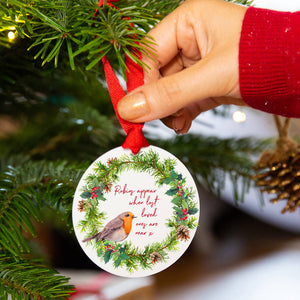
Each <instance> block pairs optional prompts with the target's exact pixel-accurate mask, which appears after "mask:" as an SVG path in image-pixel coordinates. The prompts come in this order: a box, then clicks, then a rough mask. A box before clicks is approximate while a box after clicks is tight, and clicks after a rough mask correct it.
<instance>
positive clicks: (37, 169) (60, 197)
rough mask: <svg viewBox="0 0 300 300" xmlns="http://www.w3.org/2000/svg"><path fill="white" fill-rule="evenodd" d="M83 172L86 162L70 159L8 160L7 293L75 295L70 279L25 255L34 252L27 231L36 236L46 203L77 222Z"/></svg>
mask: <svg viewBox="0 0 300 300" xmlns="http://www.w3.org/2000/svg"><path fill="white" fill-rule="evenodd" d="M16 161H18V162H20V159H17V160H16ZM1 165H2V166H4V165H5V163H3V162H2V163H1ZM82 172H83V170H82V169H80V166H78V165H77V166H75V165H70V164H69V165H68V164H67V163H66V162H65V161H61V162H55V163H54V162H47V161H37V162H34V163H33V162H31V161H26V158H23V161H22V162H21V163H20V165H15V166H12V165H8V166H7V164H6V167H5V169H4V170H3V171H2V172H1V173H0V198H1V202H0V270H1V271H0V282H2V284H1V285H0V286H1V287H0V291H1V293H2V294H3V296H5V297H7V295H8V294H11V295H12V297H14V298H13V299H31V298H34V299H51V297H52V296H53V297H54V296H55V298H56V297H58V298H57V299H62V297H63V296H66V295H68V294H70V286H68V285H66V282H67V280H66V279H63V277H61V276H58V277H57V276H54V274H55V273H54V272H53V271H51V270H50V269H48V268H45V267H44V266H42V265H41V264H38V263H35V261H31V260H27V259H25V258H24V255H25V254H28V253H29V252H30V247H29V245H28V240H27V239H26V238H25V237H24V233H26V234H27V236H28V237H29V236H32V237H36V231H35V228H34V225H33V221H34V220H36V221H38V222H41V221H42V217H41V209H42V208H43V207H49V208H52V209H55V210H56V211H58V212H61V213H63V215H64V216H62V218H64V219H65V220H66V222H67V223H68V224H69V225H70V224H71V218H70V216H71V209H72V206H71V204H72V199H73V194H74V191H75V188H76V185H77V182H78V181H79V178H80V177H81V175H82ZM37 275H39V276H37ZM47 295H48V296H47ZM1 299H2V298H1ZM52 299H53V298H52Z"/></svg>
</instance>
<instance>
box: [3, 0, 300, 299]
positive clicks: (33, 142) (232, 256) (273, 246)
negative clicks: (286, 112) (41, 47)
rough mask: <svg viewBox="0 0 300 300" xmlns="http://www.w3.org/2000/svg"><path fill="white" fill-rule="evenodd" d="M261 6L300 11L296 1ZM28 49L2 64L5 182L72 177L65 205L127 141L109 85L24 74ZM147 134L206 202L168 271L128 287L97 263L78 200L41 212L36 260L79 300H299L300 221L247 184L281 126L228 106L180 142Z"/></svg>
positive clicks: (261, 1)
mask: <svg viewBox="0 0 300 300" xmlns="http://www.w3.org/2000/svg"><path fill="white" fill-rule="evenodd" d="M253 4H254V5H255V6H258V7H266V8H272V9H278V10H287V11H288V10H290V11H295V10H299V9H300V1H295V0H285V1H283V0H276V1H275V0H256V1H254V3H253ZM22 49H23V47H21V46H20V47H19V45H18V42H16V45H15V46H14V48H13V51H5V52H3V51H2V54H3V55H2V58H0V63H1V68H2V70H3V72H2V74H1V75H0V79H1V83H2V85H1V86H0V95H1V98H2V99H3V103H2V104H1V106H2V107H1V110H0V149H1V155H0V167H1V171H2V172H4V171H5V172H7V171H6V168H7V166H8V165H9V166H13V168H14V169H15V170H17V171H16V172H17V174H20V173H22V176H21V177H22V178H23V179H22V178H21V177H20V178H21V179H20V180H28V178H27V177H26V176H29V175H30V176H32V178H33V177H35V178H37V177H38V175H37V174H43V175H42V176H41V179H40V183H41V184H47V183H48V182H52V181H51V180H52V179H51V177H52V176H53V175H52V173H51V172H53V173H55V174H56V175H55V176H58V175H57V174H59V176H65V178H69V179H68V180H69V181H68V185H67V186H64V189H65V190H60V189H59V187H58V188H57V193H62V195H66V194H68V193H72V191H74V188H75V187H76V182H78V179H79V178H80V176H81V174H82V172H83V171H84V170H85V169H86V168H87V167H88V165H89V164H90V163H91V162H92V161H93V160H95V159H96V158H97V157H98V156H100V155H101V154H102V153H104V152H106V151H108V150H109V149H111V148H114V147H117V146H119V145H120V144H122V141H123V139H124V136H123V133H122V132H121V130H119V127H118V125H117V124H118V123H117V120H116V117H115V114H114V112H113V109H112V106H111V103H110V100H109V96H108V93H107V90H106V84H105V82H104V81H103V79H99V78H103V77H101V76H95V74H93V73H92V72H91V73H87V72H83V71H82V70H81V69H76V70H75V71H72V72H71V71H69V72H66V71H65V66H64V65H62V66H61V67H60V68H59V69H58V71H56V72H51V70H47V69H46V70H45V69H43V70H40V71H37V69H36V68H34V64H26V67H24V53H23V52H22ZM62 64H63V63H62ZM102 75H103V74H102ZM120 80H122V79H121V76H120ZM144 132H145V135H146V136H147V138H148V140H149V141H150V142H151V144H154V145H157V146H160V147H162V148H165V149H166V150H168V151H170V152H171V153H173V154H174V155H175V156H177V157H178V158H180V159H181V160H182V161H183V162H184V163H185V164H186V165H187V167H188V168H189V169H190V171H191V173H192V174H193V176H194V178H195V179H196V181H197V185H198V187H199V195H200V202H201V203H200V205H201V206H200V208H201V209H200V211H201V212H200V214H201V216H200V223H199V228H198V230H197V233H196V236H195V238H194V240H193V242H192V244H191V246H190V247H189V249H188V251H187V252H186V253H185V254H184V255H183V256H182V258H181V259H180V260H179V261H177V262H176V263H175V264H174V265H172V266H171V267H170V268H168V269H167V270H165V271H163V272H161V273H159V274H156V275H153V276H151V277H147V278H136V279H126V278H119V277H116V276H113V275H110V274H107V273H105V272H104V271H102V270H100V269H99V268H98V267H96V266H95V265H94V264H93V263H92V262H91V261H89V259H88V258H87V257H86V256H85V254H84V253H83V251H82V250H81V248H80V246H79V244H78V242H77V241H76V239H75V236H74V233H70V228H69V227H70V224H71V219H70V207H71V205H72V203H71V202H70V201H69V200H68V199H69V198H70V195H68V197H69V198H68V197H67V196H61V197H62V200H61V201H62V202H61V204H62V207H63V208H62V209H58V210H57V207H56V209H55V210H51V209H48V208H49V207H51V206H56V205H57V204H55V205H53V203H51V200H47V201H48V204H49V205H48V206H45V208H44V209H41V213H42V217H43V220H44V222H42V223H40V222H37V221H35V220H33V221H32V222H33V223H34V227H35V230H36V232H37V238H35V239H33V238H31V237H29V236H28V239H29V240H30V242H29V243H30V247H31V251H32V253H33V255H34V256H35V257H40V258H42V259H44V260H45V261H46V262H47V264H48V265H49V266H51V267H53V268H54V269H56V270H58V271H59V273H60V274H62V275H65V276H67V277H70V282H71V283H72V284H75V286H76V291H77V293H75V294H74V295H73V296H72V299H90V300H93V299H102V300H105V299H119V300H130V299H132V300H135V299H136V300H143V299H145V300H150V299H155V300H177V299H178V300H179V299H185V300H190V299H203V300H219V299H222V300H232V299H240V300H262V299H264V300H265V299H272V300H277V299H278V300H279V299H280V300H282V299H287V300H297V299H299V294H300V285H299V282H298V281H299V280H298V279H299V278H300V235H299V234H300V216H299V209H298V210H296V212H294V213H289V212H287V213H285V214H282V213H281V211H282V209H283V208H284V206H285V205H286V203H285V202H279V203H277V204H276V205H275V204H272V203H271V202H270V197H269V196H268V195H265V196H264V197H262V196H261V194H260V191H259V189H257V188H255V187H254V185H253V182H251V181H250V178H249V174H251V173H252V172H253V171H252V165H253V161H256V160H257V159H258V157H259V155H260V153H261V152H262V151H263V150H264V149H265V148H266V147H272V146H274V141H275V139H276V137H277V135H278V132H277V130H276V126H275V124H274V119H273V116H272V115H269V114H265V113H262V112H257V111H254V110H252V109H251V108H239V107H235V106H230V107H227V108H220V109H217V110H215V111H211V112H207V113H204V114H201V116H200V117H199V118H198V119H197V120H196V121H195V122H194V124H193V126H192V128H191V130H190V133H189V134H188V135H186V136H179V137H177V136H176V135H175V134H174V133H173V132H172V131H171V130H169V129H167V128H166V127H164V126H163V125H162V124H161V123H160V121H154V122H150V123H148V124H146V125H145V128H144ZM299 132H300V121H298V120H296V119H294V120H292V121H291V125H290V132H289V134H290V136H291V137H292V138H293V139H295V140H296V141H298V142H299V138H300V134H299ZM58 160H59V161H60V163H57V165H55V162H57V161H58ZM48 162H51V163H54V164H53V165H51V168H53V169H55V170H52V169H51V168H50V167H49V163H48ZM43 168H47V172H46V171H44V169H43ZM58 169H59V171H58ZM26 170H27V171H26ZM28 170H30V171H28ZM51 170H52V171H51ZM39 172H40V173H39ZM43 172H44V173H43ZM64 172H65V173H64ZM18 176H19V175H18ZM76 180H77V181H76ZM70 182H73V183H72V184H70ZM60 184H61V185H64V184H65V183H63V182H61V183H60ZM60 187H61V186H60ZM68 189H69V190H68ZM67 190H68V191H67ZM51 195H52V196H53V195H54V192H53V194H51ZM71 196H72V195H71ZM53 197H54V196H53ZM55 197H56V196H55ZM64 197H65V198H64ZM64 201H66V202H64ZM68 226H69V227H68Z"/></svg>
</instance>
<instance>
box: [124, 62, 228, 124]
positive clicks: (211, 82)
mask: <svg viewBox="0 0 300 300" xmlns="http://www.w3.org/2000/svg"><path fill="white" fill-rule="evenodd" d="M220 69H221V70H222V66H220V65H218V64H217V65H216V64H215V63H214V61H213V60H211V59H209V58H208V59H202V60H201V61H199V62H198V63H197V64H195V65H193V66H191V67H190V68H187V69H184V70H182V71H181V72H178V73H175V74H172V75H170V76H167V77H164V78H161V79H158V80H155V81H153V82H150V83H148V84H145V85H144V86H141V87H139V88H137V89H136V90H135V91H133V92H131V93H129V94H128V95H127V96H125V97H124V98H123V99H121V100H120V101H119V104H118V110H119V114H120V116H121V117H122V118H124V119H126V120H128V121H131V122H147V121H150V120H154V119H161V118H164V117H166V116H169V115H172V114H174V113H175V112H177V111H178V110H179V109H181V108H183V107H185V106H187V105H188V104H190V103H193V102H196V101H197V100H200V99H205V98H208V97H211V96H212V97H214V96H219V93H221V94H222V92H223V91H221V92H220V91H219V90H218V86H219V85H218V84H219V81H220V80H219V76H218V73H220V72H219V71H218V70H220ZM223 69H224V68H223Z"/></svg>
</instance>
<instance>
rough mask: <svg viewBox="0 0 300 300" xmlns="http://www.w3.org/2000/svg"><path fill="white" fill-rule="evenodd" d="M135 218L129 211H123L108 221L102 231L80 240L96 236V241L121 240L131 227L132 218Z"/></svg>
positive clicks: (88, 239) (125, 236)
mask: <svg viewBox="0 0 300 300" xmlns="http://www.w3.org/2000/svg"><path fill="white" fill-rule="evenodd" d="M134 218H136V217H135V216H134V214H133V213H132V212H130V211H126V212H123V213H121V214H119V215H118V216H117V217H115V218H114V219H112V220H111V221H109V222H108V223H107V224H106V225H105V227H104V228H103V230H102V231H100V232H99V233H97V234H95V235H93V236H91V237H88V238H86V239H84V240H83V241H82V242H87V241H90V240H92V239H94V238H96V242H98V241H100V240H107V241H111V242H121V241H123V240H125V239H126V238H127V237H128V235H129V233H130V231H131V228H132V220H133V219H134Z"/></svg>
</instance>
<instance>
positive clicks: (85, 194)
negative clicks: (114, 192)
mask: <svg viewBox="0 0 300 300" xmlns="http://www.w3.org/2000/svg"><path fill="white" fill-rule="evenodd" d="M91 196H92V193H91V192H83V193H82V194H81V195H80V197H81V198H82V199H89V198H90V197H91Z"/></svg>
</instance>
